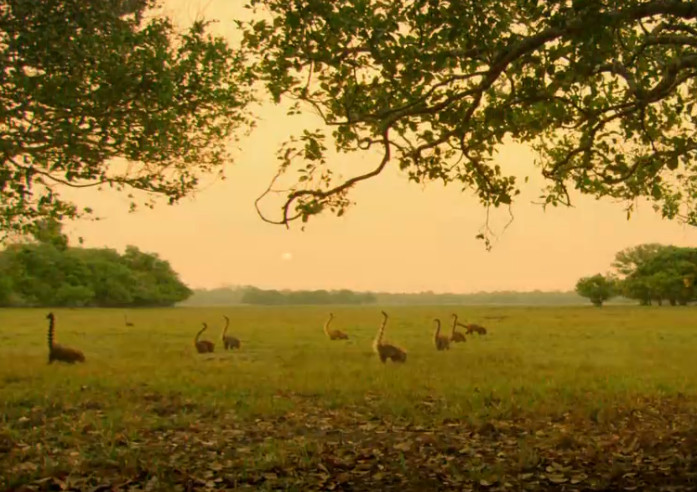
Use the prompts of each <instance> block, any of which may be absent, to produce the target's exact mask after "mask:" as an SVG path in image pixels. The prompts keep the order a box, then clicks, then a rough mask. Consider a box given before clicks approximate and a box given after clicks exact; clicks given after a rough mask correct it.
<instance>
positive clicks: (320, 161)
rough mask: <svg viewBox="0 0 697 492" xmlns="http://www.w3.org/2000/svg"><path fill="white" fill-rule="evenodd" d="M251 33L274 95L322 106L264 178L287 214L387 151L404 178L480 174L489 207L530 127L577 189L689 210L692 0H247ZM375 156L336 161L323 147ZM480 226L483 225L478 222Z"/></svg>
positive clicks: (546, 192)
mask: <svg viewBox="0 0 697 492" xmlns="http://www.w3.org/2000/svg"><path fill="white" fill-rule="evenodd" d="M248 4H249V5H250V7H251V9H252V12H253V13H256V16H255V17H254V18H253V19H252V20H251V21H249V22H248V23H246V25H244V30H245V37H244V40H245V45H246V46H245V47H246V49H247V50H249V52H250V54H251V55H253V56H254V59H255V61H256V65H255V67H254V68H255V70H256V73H257V74H258V76H259V77H260V78H261V79H262V80H263V81H264V82H265V83H266V86H267V89H268V92H269V98H271V99H273V100H274V101H276V102H280V101H281V100H288V101H289V102H291V103H292V104H293V106H292V109H291V110H290V111H291V112H292V113H296V112H301V111H311V112H312V113H313V114H315V115H318V116H319V117H320V118H321V122H320V124H319V125H317V124H314V123H310V124H307V125H305V126H304V127H302V128H299V129H298V132H297V135H296V136H295V137H293V138H291V139H290V140H289V141H288V142H287V143H286V144H285V145H284V147H283V148H282V149H281V150H280V152H279V158H280V162H281V164H280V170H279V176H277V177H276V179H279V178H280V175H281V174H283V173H288V172H289V171H293V170H295V171H297V175H295V176H291V177H289V181H290V183H284V185H283V186H273V187H270V188H269V190H268V192H267V194H271V193H274V190H281V191H278V192H277V193H279V195H278V196H279V197H280V203H279V204H278V205H280V206H279V207H278V208H271V210H272V212H271V213H267V212H264V214H265V215H266V216H267V217H268V220H269V221H271V222H274V223H278V224H284V225H287V224H288V223H289V222H290V221H293V220H296V219H301V220H302V221H306V220H307V219H308V218H309V217H311V216H313V215H315V214H318V213H321V212H323V211H332V212H334V213H336V214H338V215H341V214H342V213H344V211H345V210H346V208H347V207H348V206H349V205H350V204H351V201H350V197H349V193H350V191H351V190H352V189H353V187H354V186H355V185H356V184H357V183H359V182H361V181H362V180H367V179H371V178H373V177H375V176H376V175H378V174H380V173H381V172H383V170H385V169H386V168H388V167H390V168H392V167H399V168H400V169H401V170H403V171H404V173H405V174H406V175H407V176H408V178H409V179H410V180H411V181H414V182H416V183H423V182H429V181H442V182H443V183H454V184H455V185H456V186H461V187H463V188H464V189H467V190H472V191H473V192H475V193H476V194H477V196H478V198H479V199H480V201H481V203H482V204H483V205H485V206H487V207H488V206H493V207H498V206H508V205H509V204H511V203H512V202H513V201H514V200H515V198H516V196H517V195H518V193H519V184H518V181H517V180H516V173H518V172H519V170H520V168H519V166H518V165H517V163H511V164H512V167H509V166H507V165H502V163H501V161H500V160H498V159H496V155H497V151H498V150H499V149H500V148H501V146H502V145H505V144H506V143H508V142H519V143H526V144H529V145H530V146H532V148H533V150H534V151H535V152H536V155H537V157H538V158H537V164H538V166H539V169H540V171H541V173H542V175H543V177H544V178H545V180H546V186H545V187H544V188H543V189H542V190H541V201H542V202H543V203H544V204H546V205H553V206H556V205H559V204H562V205H567V204H569V203H570V200H571V198H570V196H569V190H577V191H579V192H581V193H585V194H589V195H592V196H595V197H611V198H613V199H616V200H621V201H623V202H624V203H625V204H626V206H627V209H628V211H631V210H633V207H634V204H635V199H636V198H639V197H641V198H646V199H648V200H651V201H653V202H654V203H655V205H656V208H657V209H658V210H660V211H661V213H662V214H663V216H665V217H669V218H674V217H680V218H682V219H684V220H686V221H687V222H689V223H691V224H697V188H696V187H695V186H694V176H695V174H696V173H697V159H696V157H697V139H696V138H695V135H696V134H697V132H696V130H697V127H696V123H695V122H696V121H697V119H696V116H697V104H696V103H697V91H695V90H694V71H695V68H696V67H697V32H696V31H695V19H696V18H697V4H696V3H695V2H693V1H678V0H623V1H621V2H619V1H618V2H602V1H596V0H579V1H521V0H479V1H476V2H475V1H464V0H463V1H449V2H445V1H444V2H437V1H422V0H418V1H413V0H408V1H407V0H395V1H390V2H385V1H383V0H336V1H332V2H329V1H308V0H298V1H292V2H289V1H287V0H248ZM335 151H338V152H342V153H355V152H363V153H365V154H366V155H370V156H375V155H376V153H377V159H376V162H375V166H374V167H373V168H372V169H371V170H370V171H368V172H364V173H361V174H355V175H354V176H352V177H342V176H339V175H338V174H337V169H336V167H335V166H333V165H332V163H333V162H334V161H335V160H334V159H331V158H330V152H335ZM481 236H482V237H483V238H484V239H485V240H486V239H488V238H487V237H485V235H481Z"/></svg>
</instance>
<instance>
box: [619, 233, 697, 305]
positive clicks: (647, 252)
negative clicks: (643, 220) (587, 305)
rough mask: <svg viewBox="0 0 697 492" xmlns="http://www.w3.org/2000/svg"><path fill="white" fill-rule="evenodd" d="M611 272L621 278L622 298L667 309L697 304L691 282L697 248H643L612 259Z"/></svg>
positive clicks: (696, 270)
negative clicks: (663, 306)
mask: <svg viewBox="0 0 697 492" xmlns="http://www.w3.org/2000/svg"><path fill="white" fill-rule="evenodd" d="M614 266H615V268H617V269H618V271H619V272H620V274H624V278H623V279H622V282H621V284H620V285H621V289H622V293H623V295H624V296H626V297H629V298H631V299H637V300H639V302H640V303H641V304H644V305H648V304H651V303H652V301H655V302H656V303H658V304H662V303H663V301H664V300H665V301H668V302H669V303H670V304H671V305H676V304H681V305H684V304H687V303H688V302H690V301H695V300H697V289H695V286H694V285H693V282H692V280H693V279H694V278H695V275H696V274H697V248H680V247H677V246H664V245H660V244H643V245H639V246H634V247H631V248H627V249H624V250H622V251H620V252H619V253H617V255H616V256H615V263H614Z"/></svg>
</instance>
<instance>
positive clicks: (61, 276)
mask: <svg viewBox="0 0 697 492" xmlns="http://www.w3.org/2000/svg"><path fill="white" fill-rule="evenodd" d="M34 237H35V239H36V241H35V242H31V243H21V244H12V245H9V246H8V247H7V248H6V249H5V250H3V251H1V252H0V305H2V306H9V307H20V306H70V307H78V306H100V307H117V306H171V305H173V304H174V303H176V302H179V301H182V300H184V299H186V298H187V297H189V295H191V290H190V289H189V288H188V287H187V286H186V285H184V284H183V283H182V282H181V281H180V280H179V278H178V276H177V274H176V273H175V272H174V271H173V270H172V268H171V267H170V265H169V263H168V262H166V261H164V260H161V259H160V258H158V256H157V255H155V254H149V253H144V252H141V251H140V250H138V248H136V247H135V246H128V247H127V248H126V251H125V252H124V253H123V254H119V253H118V252H117V251H115V250H113V249H106V248H103V249H94V248H74V247H69V246H68V244H67V239H66V238H65V236H63V235H62V234H60V230H59V229H51V227H49V228H44V229H40V230H37V231H36V233H35V234H34Z"/></svg>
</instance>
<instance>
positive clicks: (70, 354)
mask: <svg viewBox="0 0 697 492" xmlns="http://www.w3.org/2000/svg"><path fill="white" fill-rule="evenodd" d="M46 319H48V363H49V364H50V363H52V362H53V361H54V360H57V361H60V362H67V363H68V364H74V363H75V362H85V355H84V354H83V353H82V352H80V351H79V350H76V349H72V348H68V347H63V346H62V345H58V344H57V343H54V340H53V336H54V332H55V329H56V317H55V315H54V314H53V313H48V314H47V315H46Z"/></svg>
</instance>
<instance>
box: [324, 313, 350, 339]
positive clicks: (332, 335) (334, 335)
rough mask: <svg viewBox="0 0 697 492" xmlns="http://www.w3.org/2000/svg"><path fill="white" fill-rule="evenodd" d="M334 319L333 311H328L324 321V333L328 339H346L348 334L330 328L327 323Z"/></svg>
mask: <svg viewBox="0 0 697 492" xmlns="http://www.w3.org/2000/svg"><path fill="white" fill-rule="evenodd" d="M333 320H334V313H329V319H328V320H327V322H326V323H324V334H325V335H327V336H328V337H329V339H330V340H348V335H347V334H346V333H344V332H343V331H340V330H332V329H330V328H329V325H330V324H331V322H332V321H333Z"/></svg>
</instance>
